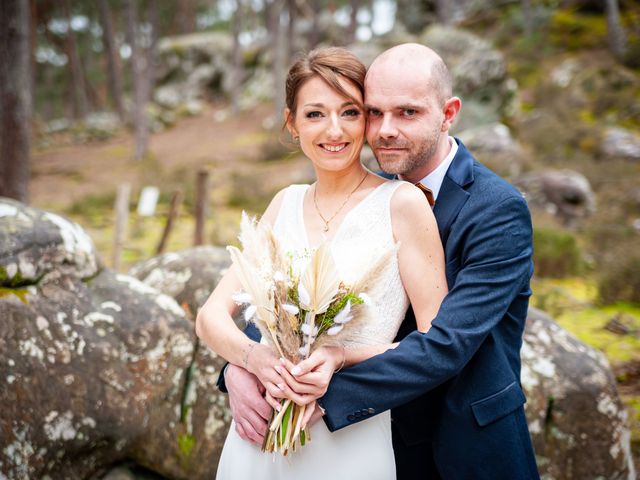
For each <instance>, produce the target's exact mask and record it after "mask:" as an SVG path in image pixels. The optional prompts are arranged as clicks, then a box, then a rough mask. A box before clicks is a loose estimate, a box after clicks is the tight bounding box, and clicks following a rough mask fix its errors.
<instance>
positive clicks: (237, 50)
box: [229, 0, 243, 114]
mask: <svg viewBox="0 0 640 480" xmlns="http://www.w3.org/2000/svg"><path fill="white" fill-rule="evenodd" d="M242 15H243V2H242V0H236V11H235V12H233V17H232V18H231V35H232V37H233V47H232V50H231V65H232V72H231V83H230V84H229V93H230V96H231V111H232V112H233V113H234V114H236V113H238V112H239V111H240V91H241V84H242V77H243V71H242V70H243V69H242V49H241V46H240V33H241V32H242Z"/></svg>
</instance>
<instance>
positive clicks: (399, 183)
mask: <svg viewBox="0 0 640 480" xmlns="http://www.w3.org/2000/svg"><path fill="white" fill-rule="evenodd" d="M388 181H389V182H393V183H394V185H393V186H394V188H395V190H394V192H393V196H392V197H391V209H392V211H402V210H404V209H409V211H415V210H416V209H421V210H422V209H425V208H427V209H429V208H430V207H429V202H428V200H427V197H425V195H424V193H422V191H421V190H420V189H419V188H418V187H416V186H415V185H414V184H412V183H409V182H405V181H404V180H388Z"/></svg>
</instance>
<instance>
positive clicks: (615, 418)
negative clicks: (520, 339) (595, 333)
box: [521, 308, 635, 479]
mask: <svg viewBox="0 0 640 480" xmlns="http://www.w3.org/2000/svg"><path fill="white" fill-rule="evenodd" d="M521 357H522V375H521V379H522V385H523V387H524V390H525V393H526V396H527V403H526V405H525V411H526V414H527V420H528V423H529V430H530V433H531V438H532V441H533V447H534V450H535V453H536V461H537V463H538V469H539V472H540V475H541V477H542V478H550V479H551V478H553V479H584V478H620V479H632V478H635V468H634V464H633V459H632V456H631V446H630V432H629V428H628V418H627V411H626V410H625V408H624V406H623V404H622V402H621V400H620V396H619V394H618V391H617V389H616V382H615V378H614V377H613V373H612V371H611V368H610V366H609V363H608V362H607V360H606V358H605V356H604V354H602V353H601V352H598V351H597V350H594V349H593V348H591V347H588V346H587V345H585V344H584V343H582V342H580V341H579V340H577V339H576V338H575V337H573V336H572V335H571V334H569V333H568V332H567V331H566V330H564V329H562V328H561V327H560V326H559V325H557V324H556V323H555V322H554V321H553V320H552V319H551V318H550V317H549V316H547V315H546V314H544V313H543V312H541V311H540V310H536V309H533V308H532V309H530V310H529V315H528V318H527V326H526V330H525V334H524V343H523V346H522V351H521Z"/></svg>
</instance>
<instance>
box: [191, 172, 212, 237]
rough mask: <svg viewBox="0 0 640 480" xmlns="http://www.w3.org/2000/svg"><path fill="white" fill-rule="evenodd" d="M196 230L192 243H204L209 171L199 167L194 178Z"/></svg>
mask: <svg viewBox="0 0 640 480" xmlns="http://www.w3.org/2000/svg"><path fill="white" fill-rule="evenodd" d="M195 200H196V212H195V214H196V230H195V236H194V241H193V244H194V245H196V246H197V245H202V244H204V225H205V222H206V218H207V202H208V200H209V171H208V170H206V169H201V170H200V171H199V172H198V178H197V180H196V199H195Z"/></svg>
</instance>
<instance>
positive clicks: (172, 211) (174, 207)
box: [156, 190, 182, 255]
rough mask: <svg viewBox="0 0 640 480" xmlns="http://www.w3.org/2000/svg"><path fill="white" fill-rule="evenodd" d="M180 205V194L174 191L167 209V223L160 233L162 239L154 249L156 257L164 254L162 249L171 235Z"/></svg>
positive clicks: (178, 191)
mask: <svg viewBox="0 0 640 480" xmlns="http://www.w3.org/2000/svg"><path fill="white" fill-rule="evenodd" d="M181 203H182V192H181V191H180V190H176V191H175V192H173V195H172V196H171V206H170V207H169V214H168V216H167V223H166V224H165V226H164V231H163V232H162V238H161V239H160V243H159V244H158V247H157V248H156V255H160V254H161V253H163V252H164V249H165V248H166V247H167V242H168V241H169V235H170V234H171V230H172V229H173V223H174V221H175V219H176V217H177V216H178V210H179V209H180V204H181Z"/></svg>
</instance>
